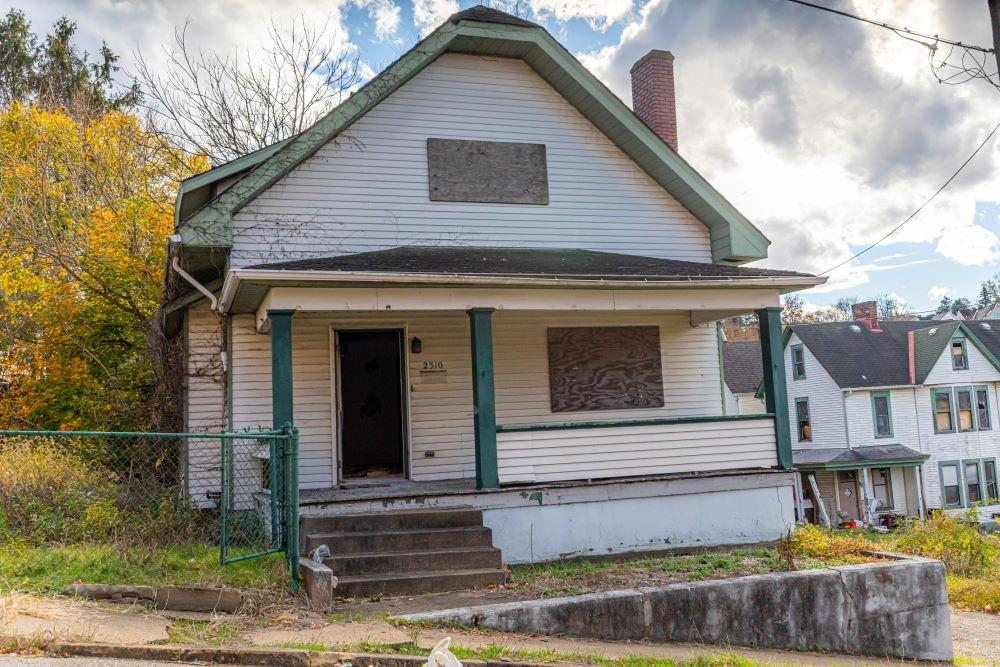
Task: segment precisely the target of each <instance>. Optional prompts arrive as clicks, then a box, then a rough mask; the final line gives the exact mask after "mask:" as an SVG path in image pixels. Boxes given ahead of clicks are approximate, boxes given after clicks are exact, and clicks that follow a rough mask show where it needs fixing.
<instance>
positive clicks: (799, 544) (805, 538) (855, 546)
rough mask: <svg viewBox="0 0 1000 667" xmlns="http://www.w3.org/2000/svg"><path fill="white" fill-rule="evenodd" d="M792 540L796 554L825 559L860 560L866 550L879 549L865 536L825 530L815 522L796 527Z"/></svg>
mask: <svg viewBox="0 0 1000 667" xmlns="http://www.w3.org/2000/svg"><path fill="white" fill-rule="evenodd" d="M791 542H792V553H793V554H794V555H796V556H806V557H811V558H820V559H823V560H843V561H851V560H855V559H858V560H860V559H863V557H864V555H865V552H871V551H873V550H876V549H878V546H877V545H874V544H872V543H871V542H869V541H868V540H866V539H865V538H864V537H861V536H858V535H849V534H845V533H842V532H834V531H829V530H824V529H823V528H820V527H819V526H816V525H813V524H806V525H804V526H799V527H798V528H796V529H795V532H794V533H792V536H791Z"/></svg>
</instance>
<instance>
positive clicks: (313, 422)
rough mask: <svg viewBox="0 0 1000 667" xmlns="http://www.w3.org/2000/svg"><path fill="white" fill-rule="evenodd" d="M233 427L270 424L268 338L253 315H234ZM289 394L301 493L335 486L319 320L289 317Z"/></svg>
mask: <svg viewBox="0 0 1000 667" xmlns="http://www.w3.org/2000/svg"><path fill="white" fill-rule="evenodd" d="M232 331H233V338H232V347H233V350H232V364H233V367H232V369H231V372H232V382H233V426H234V427H235V428H237V429H240V428H255V427H258V426H263V427H270V426H271V425H272V418H271V415H272V412H271V338H270V336H264V335H261V334H258V333H257V332H256V329H255V327H254V317H253V315H235V316H233V328H232ZM292 341H293V354H292V391H293V404H294V414H295V425H296V426H297V427H298V428H299V432H300V440H301V442H300V450H299V473H300V486H301V487H302V488H303V489H314V488H324V487H328V486H331V485H332V484H333V482H334V476H333V450H332V445H331V443H332V441H333V435H332V434H333V430H332V424H333V420H332V417H331V414H330V405H331V403H330V388H331V383H330V340H329V333H328V328H327V327H326V325H325V323H324V322H323V321H322V320H320V319H317V318H313V317H309V316H299V317H295V318H293V319H292Z"/></svg>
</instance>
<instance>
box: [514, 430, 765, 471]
mask: <svg viewBox="0 0 1000 667" xmlns="http://www.w3.org/2000/svg"><path fill="white" fill-rule="evenodd" d="M497 460H498V464H499V470H500V482H501V483H508V484H509V483H514V482H554V481H561V480H573V479H602V478H608V477H625V476H635V475H657V474H666V473H676V472H696V471H705V470H732V469H738V468H756V467H761V468H764V467H768V468H769V467H773V466H775V465H777V456H776V449H775V442H774V421H773V420H772V419H770V418H762V419H759V420H745V421H744V420H740V421H719V422H697V423H681V424H657V425H646V426H622V427H602V428H579V429H577V428H574V429H556V430H540V431H518V432H510V433H503V432H502V433H498V434H497Z"/></svg>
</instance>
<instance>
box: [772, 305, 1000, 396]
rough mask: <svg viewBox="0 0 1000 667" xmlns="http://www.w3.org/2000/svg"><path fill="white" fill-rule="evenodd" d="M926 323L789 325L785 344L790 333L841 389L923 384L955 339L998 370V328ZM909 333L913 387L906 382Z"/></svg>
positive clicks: (999, 358)
mask: <svg viewBox="0 0 1000 667" xmlns="http://www.w3.org/2000/svg"><path fill="white" fill-rule="evenodd" d="M928 324H929V323H928V322H927V321H920V320H917V321H888V322H880V323H879V327H880V328H881V331H870V330H869V329H868V328H867V327H865V326H864V325H862V324H859V323H857V322H825V323H822V324H793V325H790V326H789V327H788V328H787V329H786V337H785V343H786V345H787V343H788V339H789V338H790V336H791V334H792V333H794V334H796V335H797V336H798V337H799V339H800V340H801V341H802V343H803V344H804V345H805V346H806V347H807V348H809V352H811V353H812V355H813V356H814V357H815V358H816V360H817V361H818V362H819V363H820V365H821V366H822V367H823V369H824V370H826V372H827V373H828V374H829V375H830V377H831V378H833V381H834V382H836V383H837V386H839V387H841V388H844V389H848V388H865V387H893V386H905V385H919V384H923V382H924V381H925V380H926V379H927V376H928V374H930V372H931V370H932V369H933V368H934V365H935V364H936V363H937V362H938V360H939V359H940V358H941V355H942V353H944V351H945V348H946V346H947V344H948V342H949V341H950V340H952V338H954V337H955V336H966V337H967V338H968V339H969V340H970V341H971V342H972V343H973V345H975V346H976V348H977V349H978V350H979V351H980V352H982V353H983V355H984V356H986V358H987V359H988V360H989V361H990V362H991V363H992V364H993V365H994V366H995V367H996V368H997V369H998V370H1000V325H998V326H997V327H993V326H992V325H990V324H989V323H985V322H975V323H973V322H961V321H949V322H942V323H940V324H939V323H936V322H935V323H934V324H933V325H930V326H929V325H928ZM983 324H986V327H983V326H982V325H983ZM911 332H912V334H913V352H914V355H913V356H914V370H915V373H914V375H915V377H914V382H911V380H910V358H909V354H910V343H909V337H910V333H911ZM806 373H807V375H808V370H807V371H806Z"/></svg>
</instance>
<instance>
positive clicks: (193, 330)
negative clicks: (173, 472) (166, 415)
mask: <svg viewBox="0 0 1000 667" xmlns="http://www.w3.org/2000/svg"><path fill="white" fill-rule="evenodd" d="M224 338H225V337H224V335H223V330H222V318H220V317H219V316H218V314H216V313H215V312H213V311H212V310H210V309H209V307H208V302H207V301H202V302H201V303H199V304H198V305H196V306H192V307H191V308H189V309H188V311H187V316H186V318H185V320H184V340H185V382H184V386H185V395H186V398H185V410H184V430H185V431H187V432H193V433H198V432H209V431H210V432H214V433H218V432H219V431H221V430H223V429H225V428H226V426H227V415H226V376H225V372H224V371H223V367H222V356H221V354H220V353H221V352H222V351H223V350H224V349H225V348H224ZM219 462H220V458H219V443H218V441H217V440H194V439H192V440H190V441H188V456H187V466H188V490H189V493H190V496H191V498H192V499H193V501H194V502H195V503H197V504H198V505H199V506H207V505H209V504H214V501H212V500H209V496H208V494H211V493H215V492H218V490H219V485H220V480H221V469H220V467H219V465H220V464H219Z"/></svg>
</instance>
